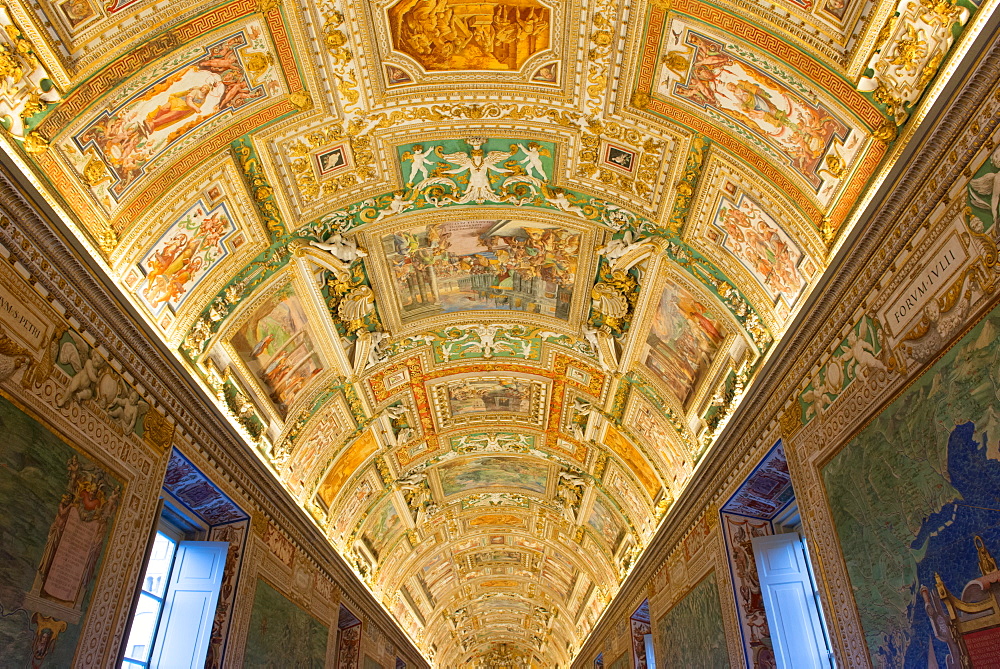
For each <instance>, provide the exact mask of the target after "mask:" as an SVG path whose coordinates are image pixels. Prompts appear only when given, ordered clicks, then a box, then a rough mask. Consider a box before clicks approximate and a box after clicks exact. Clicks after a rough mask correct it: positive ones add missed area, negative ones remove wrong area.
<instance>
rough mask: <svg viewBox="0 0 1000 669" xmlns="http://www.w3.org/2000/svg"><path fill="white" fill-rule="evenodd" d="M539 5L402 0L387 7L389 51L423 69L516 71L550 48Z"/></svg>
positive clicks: (545, 20)
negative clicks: (397, 53) (403, 54)
mask: <svg viewBox="0 0 1000 669" xmlns="http://www.w3.org/2000/svg"><path fill="white" fill-rule="evenodd" d="M550 13H551V12H550V10H549V9H548V7H545V6H543V5H542V4H540V3H538V2H530V1H529V2H519V3H517V5H516V6H515V5H514V4H506V3H503V2H492V3H479V2H472V1H470V0H458V1H455V0H401V1H400V2H397V3H396V4H395V5H394V6H392V7H390V8H389V12H388V15H389V26H390V29H391V31H392V41H393V46H394V47H395V49H396V50H398V51H401V52H402V53H405V54H407V55H408V56H411V57H412V58H414V59H415V60H416V61H417V62H419V63H420V64H421V65H422V66H423V67H424V68H425V69H427V70H438V71H440V70H518V69H520V68H521V66H522V65H523V64H524V63H525V61H527V59H528V58H530V57H531V56H533V55H535V54H536V53H540V52H541V51H544V50H545V49H547V48H548V46H549V35H550V27H549V24H550Z"/></svg>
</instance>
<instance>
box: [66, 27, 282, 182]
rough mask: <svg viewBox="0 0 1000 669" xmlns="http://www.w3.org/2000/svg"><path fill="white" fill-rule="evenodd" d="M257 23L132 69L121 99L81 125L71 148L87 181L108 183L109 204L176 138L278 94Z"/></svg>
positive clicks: (270, 58) (199, 132)
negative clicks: (82, 160)
mask: <svg viewBox="0 0 1000 669" xmlns="http://www.w3.org/2000/svg"><path fill="white" fill-rule="evenodd" d="M264 34H266V28H265V27H264V26H263V24H262V23H260V22H253V23H251V24H248V25H247V26H246V27H244V28H243V29H241V30H239V31H236V32H234V33H232V34H230V35H227V36H226V37H223V38H222V39H218V40H216V41H214V42H212V43H211V44H208V45H206V46H200V47H192V48H189V49H188V50H187V54H188V55H187V56H186V57H185V58H183V59H181V60H180V62H178V59H176V58H175V59H173V60H170V61H167V62H166V63H162V64H158V65H155V66H153V67H151V68H150V69H149V70H146V71H142V72H138V73H136V74H135V75H134V76H133V78H132V80H131V81H130V82H129V84H126V87H125V90H131V91H132V92H131V94H130V95H129V96H128V97H127V98H126V99H124V100H122V99H121V97H115V98H112V99H111V101H110V103H108V104H107V106H106V107H104V108H103V109H99V110H98V111H97V113H96V115H95V117H94V118H93V119H92V120H91V121H89V122H88V123H87V124H86V125H85V126H84V127H83V129H81V130H80V131H79V132H77V133H76V134H74V135H73V138H72V147H73V148H74V149H75V150H76V151H77V152H78V154H80V155H83V156H89V157H90V160H89V162H88V163H87V168H86V170H85V171H86V172H87V175H88V180H90V181H91V182H92V183H96V181H95V178H101V175H103V180H110V184H109V185H108V190H107V192H108V193H109V194H110V196H111V197H112V198H114V199H115V200H116V201H118V200H121V199H122V198H123V197H124V196H125V194H126V193H127V191H128V190H129V189H130V188H131V187H133V186H134V185H135V184H136V183H137V182H138V181H139V180H141V179H142V178H143V177H144V176H145V175H146V173H147V165H149V164H150V163H152V162H153V161H155V160H156V159H157V158H158V157H160V156H161V155H162V154H163V153H164V152H166V151H167V150H168V149H169V148H170V147H171V146H172V145H174V144H176V143H178V142H180V141H181V140H182V139H185V140H188V139H193V137H194V136H195V135H203V134H204V133H205V131H206V130H207V128H206V127H205V126H208V125H210V124H211V122H212V121H213V120H214V119H216V118H218V117H221V116H223V115H226V114H232V113H234V112H236V111H237V110H239V109H241V108H243V107H244V106H246V105H249V104H251V103H252V102H255V101H259V100H263V99H266V98H268V97H270V96H272V95H274V94H275V93H277V92H278V91H279V83H278V78H277V77H278V75H277V71H276V68H274V67H271V63H272V62H274V60H275V57H274V55H273V54H272V53H271V52H270V50H269V47H268V44H267V41H266V40H265V39H264V38H263V37H262V35H264Z"/></svg>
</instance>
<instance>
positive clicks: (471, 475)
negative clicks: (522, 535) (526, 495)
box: [438, 456, 548, 497]
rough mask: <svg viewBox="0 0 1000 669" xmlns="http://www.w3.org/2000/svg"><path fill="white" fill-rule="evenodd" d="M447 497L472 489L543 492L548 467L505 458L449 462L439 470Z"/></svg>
mask: <svg viewBox="0 0 1000 669" xmlns="http://www.w3.org/2000/svg"><path fill="white" fill-rule="evenodd" d="M438 475H439V476H440V478H441V488H442V490H443V491H444V494H445V496H446V497H450V496H452V495H455V494H458V493H461V492H465V491H467V490H472V489H474V488H485V489H490V488H521V489H522V490H525V491H528V492H532V493H536V494H540V493H544V492H545V486H546V482H547V481H548V467H547V466H545V465H544V464H542V463H541V462H538V461H534V460H527V459H523V458H514V457H504V456H484V457H476V458H471V459H464V460H452V461H449V462H446V463H445V464H443V465H441V466H440V467H438Z"/></svg>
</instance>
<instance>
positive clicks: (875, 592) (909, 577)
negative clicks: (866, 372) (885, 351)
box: [823, 310, 1000, 669]
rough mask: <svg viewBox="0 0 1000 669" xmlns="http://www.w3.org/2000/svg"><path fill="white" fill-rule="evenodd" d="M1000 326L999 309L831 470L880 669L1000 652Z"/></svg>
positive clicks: (829, 481) (830, 492)
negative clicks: (996, 609) (998, 622)
mask: <svg viewBox="0 0 1000 669" xmlns="http://www.w3.org/2000/svg"><path fill="white" fill-rule="evenodd" d="M998 333H1000V311H997V310H994V311H993V312H992V313H991V314H990V315H989V316H987V317H986V318H985V319H984V320H983V321H982V322H981V323H980V324H979V325H977V326H976V327H975V328H973V329H972V330H971V331H970V332H969V333H968V334H967V335H965V337H964V338H963V339H962V340H961V341H960V342H959V343H958V344H957V345H956V346H955V347H954V348H952V349H951V350H949V351H948V352H947V353H946V354H945V355H944V357H942V358H941V359H940V360H939V361H938V362H937V363H936V364H935V365H934V366H933V367H931V368H930V369H928V370H927V371H926V372H925V373H924V374H923V375H922V376H921V377H920V378H919V379H918V380H917V381H916V382H915V383H914V384H913V385H912V386H910V387H909V388H908V389H907V390H906V392H904V393H903V394H902V395H900V396H899V397H898V398H897V399H896V400H895V401H894V402H893V403H892V404H890V405H889V406H888V407H886V408H885V409H884V410H883V411H882V413H881V414H879V416H878V417H877V418H876V419H875V421H874V422H872V423H871V424H870V425H869V426H868V427H866V428H865V429H864V430H863V431H862V432H861V433H860V434H859V435H858V436H857V437H855V438H854V439H853V440H852V441H851V442H850V443H848V444H847V445H846V446H845V447H844V449H843V450H842V451H840V452H839V453H838V454H837V455H836V456H835V457H834V458H833V459H832V460H831V461H830V462H829V464H827V465H826V467H825V468H824V469H823V481H824V484H825V486H826V493H827V496H828V498H829V501H830V507H831V509H832V511H833V517H834V522H835V525H836V528H837V535H838V537H839V539H840V545H841V548H842V550H843V554H844V559H845V561H846V563H847V571H848V573H849V575H850V578H851V584H852V586H853V588H854V592H855V600H856V601H857V605H858V611H859V613H860V615H861V624H862V627H863V628H864V631H865V635H866V638H867V641H868V649H869V652H870V654H871V659H872V663H873V664H874V665H876V666H878V665H884V666H896V667H906V668H907V669H909V668H911V667H913V668H916V667H927V666H934V665H937V666H940V667H948V666H963V665H964V666H969V665H968V664H966V663H968V662H971V666H973V667H978V666H989V662H990V661H991V660H988V659H987V658H993V659H994V660H995V658H996V654H995V652H994V649H995V648H996V644H997V643H1000V636H998V633H1000V628H998V627H996V626H995V623H993V622H990V621H992V620H993V619H994V618H992V617H984V615H978V616H977V613H978V614H982V612H983V611H985V610H986V603H987V602H990V603H992V604H991V605H992V606H996V603H995V602H1000V599H998V598H1000V585H998V584H1000V572H998V571H997V563H996V561H995V558H994V557H993V556H1000V510H998V505H997V499H998V496H1000V423H998V416H1000V395H998V388H1000V377H998V376H997V365H996V360H997V357H998V356H1000V337H998ZM949 611H958V612H961V613H949ZM956 616H958V617H957V618H956ZM977 617H978V618H980V620H979V622H978V623H977V622H974V621H975V619H976V618H977ZM984 663H985V664H984Z"/></svg>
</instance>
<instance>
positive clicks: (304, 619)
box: [243, 579, 330, 669]
mask: <svg viewBox="0 0 1000 669" xmlns="http://www.w3.org/2000/svg"><path fill="white" fill-rule="evenodd" d="M329 634H330V632H329V630H328V629H327V627H326V625H324V624H323V623H321V622H319V621H318V620H316V619H315V618H314V617H312V616H311V615H309V614H308V613H306V612H305V611H303V610H302V609H300V608H299V607H298V606H296V605H295V604H293V603H292V602H291V601H289V600H288V598H286V597H285V596H284V595H282V594H281V593H280V592H278V591H277V590H275V589H274V588H272V587H271V585H270V584H268V583H267V582H266V581H264V580H263V579H258V580H257V590H256V591H255V593H254V598H253V609H251V612H250V633H249V634H247V646H246V650H245V651H244V656H243V658H244V659H243V662H244V666H247V667H262V668H263V667H266V668H270V667H274V668H275V669H277V667H294V668H295V669H323V667H324V666H325V665H326V643H327V637H328V636H329Z"/></svg>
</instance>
